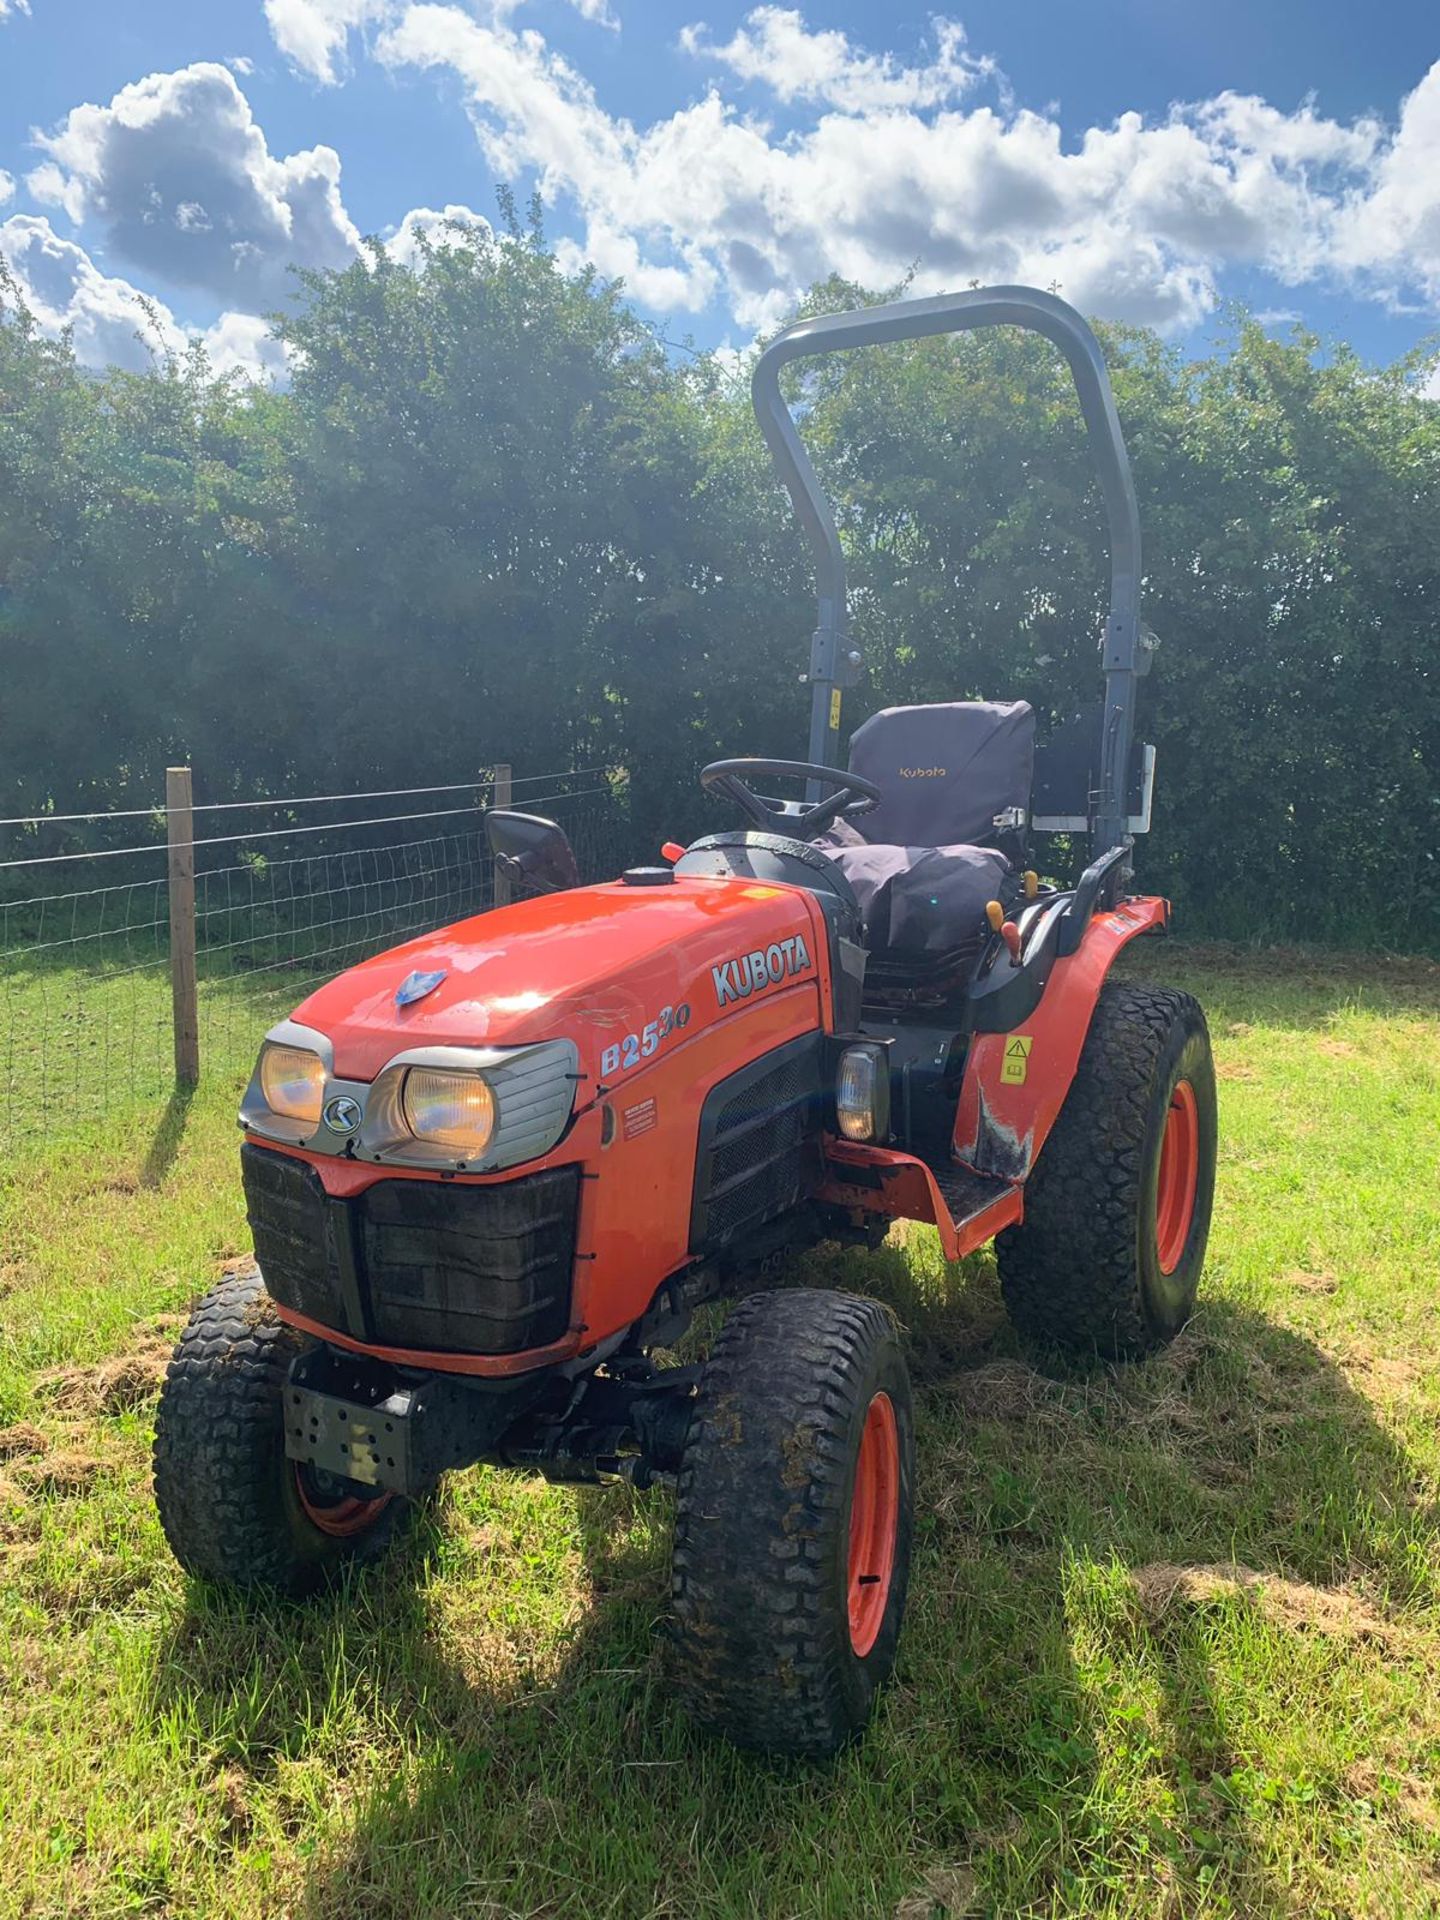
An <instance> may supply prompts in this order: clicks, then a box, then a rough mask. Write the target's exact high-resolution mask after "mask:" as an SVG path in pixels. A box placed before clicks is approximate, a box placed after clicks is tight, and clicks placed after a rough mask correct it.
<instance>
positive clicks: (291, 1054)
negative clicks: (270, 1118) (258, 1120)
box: [260, 1043, 325, 1127]
mask: <svg viewBox="0 0 1440 1920" xmlns="http://www.w3.org/2000/svg"><path fill="white" fill-rule="evenodd" d="M260 1091H261V1093H262V1094H263V1095H264V1096H265V1104H266V1106H267V1107H269V1109H270V1111H271V1112H272V1113H278V1114H279V1115H281V1117H282V1118H283V1119H286V1120H303V1121H304V1122H305V1123H306V1124H307V1125H308V1126H312V1127H314V1126H318V1125H319V1124H320V1102H321V1100H322V1099H323V1098H324V1094H325V1063H324V1061H323V1060H322V1059H321V1058H320V1056H319V1054H318V1053H311V1052H310V1050H309V1049H308V1048H307V1047H282V1046H276V1045H274V1044H273V1043H271V1044H267V1045H266V1047H265V1050H264V1052H263V1053H262V1054H261V1055H260Z"/></svg>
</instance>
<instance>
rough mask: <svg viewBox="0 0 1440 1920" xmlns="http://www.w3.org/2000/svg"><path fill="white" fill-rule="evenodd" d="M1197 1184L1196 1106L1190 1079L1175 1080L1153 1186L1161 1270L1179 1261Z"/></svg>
mask: <svg viewBox="0 0 1440 1920" xmlns="http://www.w3.org/2000/svg"><path fill="white" fill-rule="evenodd" d="M1199 1185H1200V1109H1199V1106H1198V1105H1197V1104H1196V1100H1195V1089H1194V1088H1193V1087H1192V1086H1191V1084H1190V1082H1189V1081H1188V1080H1177V1081H1176V1083H1175V1090H1174V1092H1173V1093H1172V1094H1171V1095H1170V1105H1169V1107H1168V1109H1167V1110H1166V1114H1165V1136H1164V1138H1163V1139H1162V1140H1161V1142H1160V1176H1159V1179H1158V1181H1157V1182H1156V1187H1155V1245H1156V1250H1157V1251H1158V1253H1159V1256H1160V1271H1161V1272H1162V1273H1173V1272H1174V1271H1175V1269H1176V1267H1178V1266H1179V1264H1180V1259H1181V1256H1182V1255H1183V1254H1184V1252H1185V1243H1186V1242H1187V1241H1188V1240H1189V1238H1190V1223H1191V1221H1192V1220H1193V1219H1194V1218H1195V1194H1196V1190H1197V1188H1198V1187H1199Z"/></svg>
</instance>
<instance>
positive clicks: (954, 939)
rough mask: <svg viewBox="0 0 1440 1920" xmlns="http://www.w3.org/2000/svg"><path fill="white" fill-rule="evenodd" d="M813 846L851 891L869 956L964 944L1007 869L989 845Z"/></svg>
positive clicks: (977, 926)
mask: <svg viewBox="0 0 1440 1920" xmlns="http://www.w3.org/2000/svg"><path fill="white" fill-rule="evenodd" d="M818 844H819V845H821V846H823V847H824V848H825V851H826V853H827V854H829V856H830V858H831V859H832V860H833V861H834V862H835V864H836V865H837V866H838V867H839V868H840V869H841V871H842V872H843V873H844V875H845V878H846V879H847V880H848V881H849V882H850V885H851V886H852V887H853V888H854V889H855V897H856V899H857V900H858V901H859V902H860V912H861V916H862V918H863V919H864V922H865V944H866V946H867V947H869V949H870V951H871V952H872V953H886V952H889V953H912V954H923V953H945V952H948V951H949V949H950V948H951V947H958V946H962V945H964V943H965V942H966V941H967V940H969V939H970V938H971V937H972V936H973V935H974V934H975V933H977V932H978V931H979V929H980V926H981V923H982V921H983V918H984V913H985V902H986V901H987V900H993V899H994V898H995V897H996V895H997V894H998V893H999V892H1000V889H1001V884H1002V882H1003V881H1004V878H1005V875H1006V873H1007V872H1008V871H1009V862H1008V861H1007V860H1006V858H1005V856H1004V854H1003V853H997V852H996V851H995V849H994V848H993V847H871V846H867V845H866V844H865V842H864V841H863V840H860V841H857V843H856V844H854V845H851V846H838V845H827V844H826V842H825V841H820V842H819V843H818Z"/></svg>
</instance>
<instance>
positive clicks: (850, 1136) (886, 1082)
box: [835, 1041, 890, 1145]
mask: <svg viewBox="0 0 1440 1920" xmlns="http://www.w3.org/2000/svg"><path fill="white" fill-rule="evenodd" d="M835 1118H836V1120H837V1122H838V1123H839V1127H840V1132H841V1133H842V1135H843V1136H844V1137H845V1139H847V1140H858V1141H861V1142H863V1143H865V1144H866V1145H877V1144H883V1142H884V1141H886V1140H888V1139H889V1137H890V1062H889V1059H888V1058H887V1056H886V1052H885V1049H884V1047H883V1046H880V1045H878V1044H876V1043H873V1042H869V1041H862V1042H861V1043H860V1044H859V1045H858V1046H853V1047H846V1049H845V1051H844V1052H843V1053H842V1054H841V1056H840V1070H839V1072H838V1073H837V1074H836V1076H835Z"/></svg>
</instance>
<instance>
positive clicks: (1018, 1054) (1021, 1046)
mask: <svg viewBox="0 0 1440 1920" xmlns="http://www.w3.org/2000/svg"><path fill="white" fill-rule="evenodd" d="M1034 1044H1035V1039H1034V1036H1033V1034H1028V1033H1012V1034H1011V1035H1010V1037H1009V1038H1008V1039H1007V1040H1006V1042H1005V1064H1004V1065H1003V1066H1002V1067H1001V1069H1000V1078H1001V1080H1002V1081H1003V1082H1004V1083H1005V1084H1006V1085H1007V1086H1011V1087H1023V1086H1024V1084H1025V1075H1026V1074H1027V1073H1028V1072H1029V1071H1030V1049H1031V1047H1033V1046H1034Z"/></svg>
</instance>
